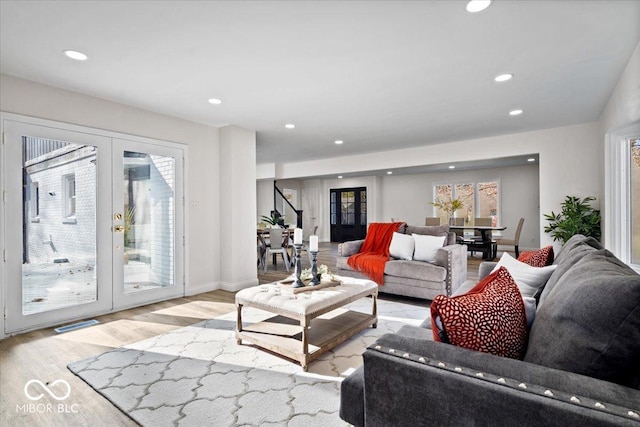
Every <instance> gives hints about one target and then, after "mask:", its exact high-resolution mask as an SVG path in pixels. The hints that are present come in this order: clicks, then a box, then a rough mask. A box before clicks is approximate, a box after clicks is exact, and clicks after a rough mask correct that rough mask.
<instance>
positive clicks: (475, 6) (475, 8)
mask: <svg viewBox="0 0 640 427" xmlns="http://www.w3.org/2000/svg"><path fill="white" fill-rule="evenodd" d="M490 5H491V0H471V1H470V2H469V3H467V12H471V13H476V12H482V11H483V10H485V9H486V8H488V7H489V6H490Z"/></svg>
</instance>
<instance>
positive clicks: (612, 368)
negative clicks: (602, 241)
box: [340, 235, 640, 427]
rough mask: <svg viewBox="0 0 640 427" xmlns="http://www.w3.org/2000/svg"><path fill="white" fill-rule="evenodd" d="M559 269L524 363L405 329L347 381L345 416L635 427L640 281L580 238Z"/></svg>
mask: <svg viewBox="0 0 640 427" xmlns="http://www.w3.org/2000/svg"><path fill="white" fill-rule="evenodd" d="M555 264H557V267H556V269H555V270H554V272H553V274H552V275H551V277H550V278H549V280H548V281H547V283H546V286H545V287H544V289H543V291H542V292H541V295H539V302H538V306H537V311H536V317H535V320H534V322H533V325H532V327H531V330H530V333H529V339H528V349H527V352H526V355H525V357H524V360H515V359H507V358H503V357H499V356H494V355H492V354H488V353H482V352H477V351H473V350H468V349H464V348H460V347H456V346H453V345H450V344H444V343H440V342H434V341H433V340H432V333H431V330H430V329H427V328H426V325H425V324H423V325H424V326H423V327H414V326H404V327H402V328H401V329H400V331H399V332H398V333H396V334H386V335H384V336H382V337H381V338H379V339H378V340H377V341H376V342H375V343H374V344H373V345H371V346H370V347H369V348H368V349H367V350H366V351H365V352H364V354H363V359H364V364H363V365H362V366H360V367H359V368H358V369H357V370H356V371H354V372H353V373H352V374H351V375H350V376H349V377H348V378H346V379H345V380H344V381H343V383H342V393H341V405H340V416H341V417H342V418H343V419H344V420H345V421H347V422H349V423H351V424H353V425H356V426H362V425H367V426H410V425H411V426H413V425H421V426H471V425H472V426H498V425H499V426H635V427H639V426H640V275H638V274H637V273H636V272H634V271H633V270H632V269H631V268H629V267H628V266H626V265H625V264H624V263H622V262H621V261H620V260H618V259H617V258H616V257H615V256H613V255H612V254H611V253H610V252H609V251H607V250H605V249H603V248H602V247H601V246H600V245H599V243H598V242H597V241H595V240H593V239H591V238H585V237H584V236H580V235H577V236H574V237H572V238H571V239H570V240H569V241H568V242H567V243H566V244H565V245H564V247H563V248H562V250H561V251H560V253H559V254H558V255H557V257H556V261H555ZM491 268H492V265H483V266H482V269H481V271H480V273H481V274H483V273H484V272H487V271H489V270H490V269H491Z"/></svg>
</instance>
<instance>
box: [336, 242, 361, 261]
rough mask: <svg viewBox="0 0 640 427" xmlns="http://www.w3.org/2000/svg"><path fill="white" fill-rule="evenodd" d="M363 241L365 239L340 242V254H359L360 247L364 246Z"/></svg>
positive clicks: (346, 255) (344, 255) (345, 255)
mask: <svg viewBox="0 0 640 427" xmlns="http://www.w3.org/2000/svg"><path fill="white" fill-rule="evenodd" d="M363 243H364V239H362V240H352V241H350V242H344V243H340V244H339V245H338V256H343V257H348V256H351V255H353V254H357V253H358V252H360V248H361V247H362V244H363Z"/></svg>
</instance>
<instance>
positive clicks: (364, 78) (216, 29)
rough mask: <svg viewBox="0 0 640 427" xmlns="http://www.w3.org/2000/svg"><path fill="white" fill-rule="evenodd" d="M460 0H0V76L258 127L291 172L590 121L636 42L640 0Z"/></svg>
mask: <svg viewBox="0 0 640 427" xmlns="http://www.w3.org/2000/svg"><path fill="white" fill-rule="evenodd" d="M465 5H466V1H305V2H301V1H299V2H293V1H261V2H258V1H237V2H222V1H219V2H218V1H92V2H89V1H8V0H2V1H0V71H1V72H2V73H5V74H9V75H13V76H17V77H21V78H25V79H29V80H34V81H37V82H41V83H45V84H48V85H52V86H57V87H61V88H65V89H69V90H72V91H76V92H81V93H85V94H89V95H93V96H97V97H100V98H104V99H109V100H113V101H117V102H121V103H125V104H130V105H134V106H137V107H140V108H144V109H147V110H151V111H156V112H159V113H164V114H168V115H172V116H176V117H181V118H184V119H188V120H192V121H195V122H200V123H205V124H208V125H214V126H221V125H225V124H235V125H239V126H243V127H246V128H249V129H253V130H255V131H257V138H258V148H257V154H258V163H267V162H269V163H270V162H275V163H287V162H293V161H301V160H311V159H317V158H327V157H335V156H342V155H351V154H361V153H367V152H376V151H384V150H395V149H400V148H407V147H414V146H420V145H426V144H431V143H438V142H445V141H453V140H462V139H468V138H478V137H483V136H492V135H500V134H509V133H516V132H523V131H528V130H535V129H542V128H549V127H555V126H563V125H568V124H574V123H583V122H590V121H594V120H597V119H598V118H599V116H600V113H601V112H602V109H603V108H604V106H605V103H606V101H607V100H608V98H609V96H610V94H611V92H612V91H613V89H614V87H615V84H616V82H617V81H618V79H619V77H620V75H621V74H622V71H623V69H624V67H625V65H626V64H627V61H628V59H629V57H630V56H631V53H632V51H633V49H634V47H635V46H636V45H637V43H638V41H639V39H640V1H612V0H607V1H500V0H496V1H494V3H493V4H492V5H491V7H489V9H487V10H485V11H484V12H481V13H477V14H470V13H467V12H466V11H465ZM64 49H75V50H80V51H82V52H84V53H86V54H87V55H89V60H88V61H86V62H76V61H71V60H69V59H67V58H66V57H64V56H63V55H62V50H64ZM505 72H509V73H513V74H515V78H514V79H513V80H512V81H510V82H507V83H502V84H498V83H495V82H494V81H493V78H494V77H495V76H496V75H497V74H500V73H505ZM0 95H1V94H0ZM211 97H216V98H220V99H222V100H223V101H224V102H223V104H222V105H219V106H214V105H211V104H209V103H208V102H207V99H208V98H211ZM514 108H522V109H523V110H524V114H522V115H521V116H517V117H510V116H509V115H508V112H509V111H510V110H511V109H514ZM285 123H294V124H295V125H296V128H295V129H293V130H288V129H285V128H284V124H285ZM335 139H342V140H344V141H345V143H344V144H343V145H341V146H337V145H335V144H334V143H333V141H334V140H335Z"/></svg>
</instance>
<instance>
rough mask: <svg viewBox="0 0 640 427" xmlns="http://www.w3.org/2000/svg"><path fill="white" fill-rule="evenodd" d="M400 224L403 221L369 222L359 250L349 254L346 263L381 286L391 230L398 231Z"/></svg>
mask: <svg viewBox="0 0 640 427" xmlns="http://www.w3.org/2000/svg"><path fill="white" fill-rule="evenodd" d="M402 224H404V223H403V222H392V223H381V222H374V223H371V224H370V225H369V230H368V231H367V237H366V238H365V239H364V243H363V244H362V248H361V249H360V252H358V253H357V254H354V255H351V256H350V257H349V258H348V259H347V264H349V266H350V267H351V268H353V269H354V270H356V271H359V272H361V273H362V274H364V275H365V276H367V277H369V278H370V279H371V280H373V281H374V282H376V283H377V284H378V285H380V286H382V285H383V284H384V265H385V264H386V262H387V261H389V245H390V244H391V238H392V237H393V232H394V231H398V229H400V226H401V225H402Z"/></svg>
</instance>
